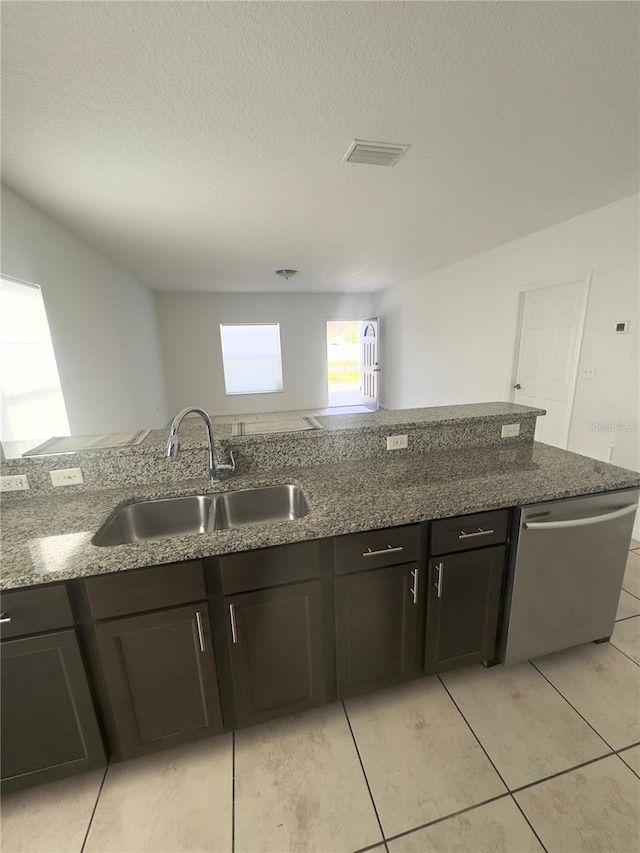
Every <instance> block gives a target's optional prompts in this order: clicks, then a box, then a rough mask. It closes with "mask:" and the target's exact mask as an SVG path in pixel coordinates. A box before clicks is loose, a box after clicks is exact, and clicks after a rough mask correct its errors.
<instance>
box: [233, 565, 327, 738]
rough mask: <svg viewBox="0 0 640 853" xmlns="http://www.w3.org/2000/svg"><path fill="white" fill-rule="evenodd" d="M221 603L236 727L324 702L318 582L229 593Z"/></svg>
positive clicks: (320, 596)
mask: <svg viewBox="0 0 640 853" xmlns="http://www.w3.org/2000/svg"><path fill="white" fill-rule="evenodd" d="M224 603H225V609H226V617H227V639H228V643H229V649H230V657H231V671H232V672H231V674H232V680H233V694H234V699H235V712H236V722H237V726H238V727H242V726H248V725H251V724H253V723H259V722H263V721H265V720H270V719H273V718H274V717H280V716H283V715H284V714H290V713H294V712H295V711H303V710H305V709H307V708H311V707H314V706H315V705H321V704H322V703H323V702H325V701H326V698H325V674H324V672H325V662H324V646H323V626H322V590H321V583H320V581H319V580H313V581H308V582H305V583H296V584H292V585H290V586H281V587H275V588H272V589H262V590H258V591H256V592H248V593H240V594H238V595H229V596H226V597H225V599H224Z"/></svg>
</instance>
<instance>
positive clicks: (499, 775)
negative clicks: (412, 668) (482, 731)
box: [437, 673, 511, 791]
mask: <svg viewBox="0 0 640 853" xmlns="http://www.w3.org/2000/svg"><path fill="white" fill-rule="evenodd" d="M437 678H438V681H439V682H440V684H441V685H442V686H443V687H444V689H445V691H446V693H447V696H448V697H449V699H451V701H452V702H453V704H454V705H455V707H456V710H457V711H458V713H459V714H460V716H461V717H462V719H463V720H464V721H465V723H466V724H467V726H468V728H469V731H470V732H471V734H472V735H473V736H474V738H475V739H476V741H477V743H478V746H479V747H480V749H481V750H482V751H483V752H484V754H485V755H486V757H487V760H488V761H489V763H490V764H491V766H492V767H493V769H494V770H495V771H496V773H497V774H498V778H499V779H500V781H501V782H502V784H503V785H504V787H505V788H506V790H507V791H510V790H511V788H509V786H508V785H507V783H506V781H505V780H504V778H503V776H502V773H501V772H500V771H499V770H498V768H497V767H496V765H495V764H494V761H493V759H492V758H491V756H490V755H489V753H488V752H487V750H486V749H485V748H484V744H483V743H482V741H481V740H480V738H479V737H478V735H477V734H476V733H475V732H474V730H473V726H472V725H471V723H470V722H469V720H467V718H466V717H465V715H464V714H463V713H462V711H461V709H460V707H459V705H458V703H457V702H456V700H455V699H454V698H453V696H452V695H451V692H450V691H449V688H448V687H447V685H446V684H445V683H444V681H443V680H442V678H441V677H440V673H438V674H437Z"/></svg>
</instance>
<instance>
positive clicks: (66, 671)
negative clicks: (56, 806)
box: [1, 585, 106, 792]
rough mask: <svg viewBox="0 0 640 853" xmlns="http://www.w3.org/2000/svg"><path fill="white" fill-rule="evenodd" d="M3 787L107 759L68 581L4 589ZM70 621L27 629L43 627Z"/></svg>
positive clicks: (46, 779)
mask: <svg viewBox="0 0 640 853" xmlns="http://www.w3.org/2000/svg"><path fill="white" fill-rule="evenodd" d="M2 606H3V618H4V619H6V620H7V621H6V622H3V624H2V628H3V637H7V636H11V637H14V638H15V639H10V640H5V641H3V643H2V646H1V656H2V686H1V697H2V709H1V719H2V791H3V792H7V791H15V790H18V789H20V788H26V787H29V786H30V785H35V784H38V783H41V782H51V781H53V780H55V779H60V778H63V777H65V776H71V775H74V774H76V773H80V772H83V771H86V770H92V769H93V768H95V767H101V766H104V764H105V763H106V761H105V755H104V749H103V746H102V739H101V737H100V732H99V729H98V723H97V720H96V715H95V711H94V709H93V702H92V700H91V695H90V692H89V686H88V684H87V678H86V675H85V670H84V666H83V663H82V658H81V656H80V650H79V647H78V641H77V639H76V634H75V631H74V630H73V628H70V627H66V626H69V625H70V624H71V623H72V621H73V620H72V617H71V611H70V608H69V603H68V599H67V595H66V591H65V589H64V587H63V586H61V585H58V586H55V587H49V588H46V587H44V588H40V589H33V590H27V591H24V592H16V593H7V594H6V595H3V601H2ZM45 627H46V628H48V629H51V628H63V627H64V628H65V630H57V631H49V632H47V633H42V634H38V635H37V636H23V635H24V634H30V633H32V632H35V631H38V630H42V629H43V628H45Z"/></svg>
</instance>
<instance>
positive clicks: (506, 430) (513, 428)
mask: <svg viewBox="0 0 640 853" xmlns="http://www.w3.org/2000/svg"><path fill="white" fill-rule="evenodd" d="M517 435H520V424H503V425H502V433H501V437H502V438H515V437H516V436H517Z"/></svg>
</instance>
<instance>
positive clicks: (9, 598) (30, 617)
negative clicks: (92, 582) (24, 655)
mask: <svg viewBox="0 0 640 853" xmlns="http://www.w3.org/2000/svg"><path fill="white" fill-rule="evenodd" d="M2 616H3V618H5V619H9V620H10V621H9V622H2V624H1V625H0V627H1V628H2V639H4V640H6V639H8V638H9V637H23V636H24V635H25V634H38V633H40V632H41V631H53V630H55V629H56V628H67V627H69V626H70V625H73V615H72V613H71V607H70V606H69V597H68V596H67V590H66V589H65V587H64V585H63V584H56V585H55V586H41V587H37V588H36V589H25V590H23V591H22V592H5V593H3V594H2Z"/></svg>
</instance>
